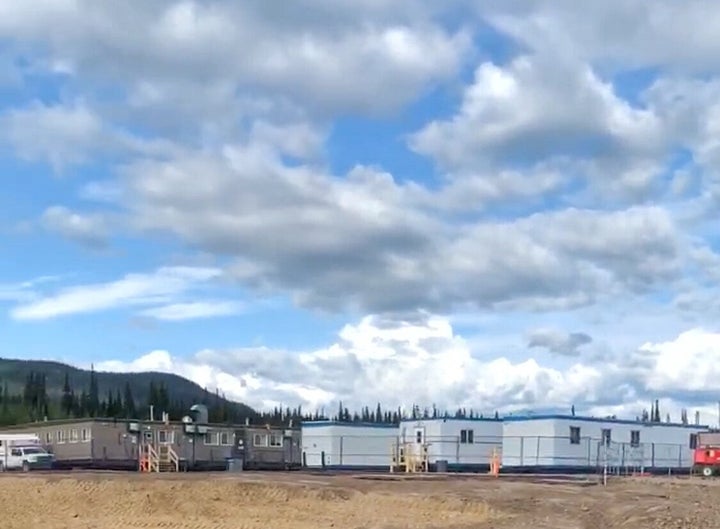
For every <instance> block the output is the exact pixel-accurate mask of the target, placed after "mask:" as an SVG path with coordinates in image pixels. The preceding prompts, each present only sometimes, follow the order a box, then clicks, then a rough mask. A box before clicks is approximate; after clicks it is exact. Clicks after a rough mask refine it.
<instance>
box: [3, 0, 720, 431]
mask: <svg viewBox="0 0 720 529" xmlns="http://www.w3.org/2000/svg"><path fill="white" fill-rule="evenodd" d="M689 28H692V29H691V30H690V29H689ZM719 31H720V11H718V10H717V9H716V7H715V6H714V4H713V3H712V2H710V0H685V1H683V2H676V1H672V0H656V1H655V2H652V3H649V2H645V1H641V0H611V1H607V0H603V1H600V0H585V1H584V2H553V1H549V0H532V1H531V0H506V1H503V2H490V1H481V0H476V1H470V0H448V1H446V2H434V1H430V0H428V1H424V0H362V1H356V2H352V3H342V2H337V1H336V0H295V1H294V2H289V3H283V5H282V6H280V5H279V4H277V3H275V2H261V1H256V0H249V1H246V2H242V3H240V2H231V1H223V0H206V1H203V2H192V1H169V0H167V1H166V0H142V1H140V0H128V1H126V2H121V3H98V2H90V1H84V0H42V1H41V0H37V1H32V2H16V1H11V0H0V173H1V174H2V176H3V184H4V191H3V192H2V193H0V220H1V221H2V222H0V226H1V228H0V252H1V253H2V259H0V309H1V311H0V334H1V335H2V336H3V340H2V345H1V346H0V355H2V356H4V357H12V358H29V359H52V360H59V361H63V362H68V363H71V364H73V365H76V366H80V367H89V366H90V365H91V364H93V365H94V366H95V367H96V369H100V370H117V371H137V370H160V371H167V372H174V373H178V374H181V375H183V376H186V377H188V378H190V379H191V380H194V381H196V382H197V383H199V384H201V385H203V386H206V387H208V388H211V389H213V388H216V387H217V388H219V389H220V390H221V391H222V392H224V393H225V394H226V395H227V396H228V397H230V398H233V399H235V400H241V401H243V402H246V403H248V404H250V405H252V406H255V407H257V408H263V409H265V408H271V407H273V406H277V405H282V406H292V407H294V406H297V405H302V406H303V407H304V409H306V410H307V409H319V408H325V409H326V410H334V409H336V405H337V402H338V401H339V400H342V401H343V403H344V404H345V405H347V406H348V407H351V408H353V407H360V406H365V405H368V406H371V407H373V406H374V405H375V404H376V403H377V402H378V401H380V402H382V403H383V404H384V405H387V406H410V405H412V404H413V403H417V404H419V405H421V406H430V405H432V404H436V405H437V406H440V407H447V408H450V409H451V410H454V409H456V408H457V407H466V408H472V409H475V410H477V411H478V412H482V413H492V412H494V411H495V410H499V411H500V412H501V413H513V412H520V411H527V410H549V409H552V410H559V411H566V412H567V411H569V410H570V408H571V406H575V408H576V409H577V410H578V412H582V413H587V414H593V415H609V414H614V415H617V416H619V417H635V416H636V415H639V414H640V413H641V412H642V409H643V408H646V409H649V408H650V405H651V402H652V401H654V400H655V399H659V400H660V402H661V413H662V414H663V416H664V415H665V413H670V414H671V418H672V419H674V420H679V418H680V410H681V409H682V408H686V409H688V410H689V415H690V416H693V415H694V412H695V411H696V410H698V411H699V412H700V413H701V417H702V420H703V421H704V422H707V423H713V424H717V422H718V411H717V410H718V406H717V400H718V398H719V396H720V367H718V366H720V327H719V326H718V321H720V320H719V319H718V316H720V302H718V299H720V297H719V294H720V288H718V282H719V281H720V227H719V226H718V223H717V218H718V213H720V172H719V171H718V163H719V162H720V140H719V138H720V40H718V38H717V34H718V32H719Z"/></svg>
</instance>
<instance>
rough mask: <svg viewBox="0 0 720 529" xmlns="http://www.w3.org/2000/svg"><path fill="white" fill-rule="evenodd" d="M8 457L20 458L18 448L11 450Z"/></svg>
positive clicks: (20, 452) (20, 454) (20, 453)
mask: <svg viewBox="0 0 720 529" xmlns="http://www.w3.org/2000/svg"><path fill="white" fill-rule="evenodd" d="M10 455H11V456H14V457H20V456H22V451H20V449H19V448H11V449H10Z"/></svg>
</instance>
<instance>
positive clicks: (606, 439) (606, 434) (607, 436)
mask: <svg viewBox="0 0 720 529" xmlns="http://www.w3.org/2000/svg"><path fill="white" fill-rule="evenodd" d="M602 441H603V444H604V445H605V446H610V442H611V441H612V432H611V430H610V428H604V429H603V431H602Z"/></svg>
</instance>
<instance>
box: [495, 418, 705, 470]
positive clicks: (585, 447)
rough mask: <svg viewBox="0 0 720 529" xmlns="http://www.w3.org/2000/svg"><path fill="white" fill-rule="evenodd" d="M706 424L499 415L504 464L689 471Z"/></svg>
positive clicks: (549, 467) (510, 465)
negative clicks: (699, 436)
mask: <svg viewBox="0 0 720 529" xmlns="http://www.w3.org/2000/svg"><path fill="white" fill-rule="evenodd" d="M708 430H709V427H708V426H706V425H689V424H676V423H652V422H641V421H633V420H622V419H605V418H598V417H580V416H573V415H536V416H532V415H530V416H509V417H505V418H504V419H503V446H502V465H503V468H505V469H507V468H513V467H514V468H548V469H552V468H558V469H559V468H567V469H572V468H583V469H596V468H598V467H604V466H606V465H607V466H608V467H609V468H610V469H623V468H624V469H633V470H651V469H688V468H690V467H691V466H692V455H693V449H694V447H695V445H696V444H697V434H698V433H700V432H706V431H708Z"/></svg>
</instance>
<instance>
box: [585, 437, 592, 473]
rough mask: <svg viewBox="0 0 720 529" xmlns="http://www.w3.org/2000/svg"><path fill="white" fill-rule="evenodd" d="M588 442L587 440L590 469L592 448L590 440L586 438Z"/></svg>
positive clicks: (588, 465)
mask: <svg viewBox="0 0 720 529" xmlns="http://www.w3.org/2000/svg"><path fill="white" fill-rule="evenodd" d="M586 440H587V467H588V468H590V467H591V466H592V454H591V452H590V451H591V450H592V448H591V446H590V445H591V442H590V438H589V437H586Z"/></svg>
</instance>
